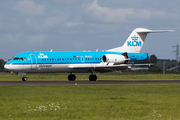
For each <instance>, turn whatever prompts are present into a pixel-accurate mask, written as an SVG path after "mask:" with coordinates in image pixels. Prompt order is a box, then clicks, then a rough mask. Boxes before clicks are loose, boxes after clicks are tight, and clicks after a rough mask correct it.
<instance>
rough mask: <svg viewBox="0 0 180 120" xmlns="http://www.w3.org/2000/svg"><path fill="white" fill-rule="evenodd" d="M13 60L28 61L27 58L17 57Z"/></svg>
mask: <svg viewBox="0 0 180 120" xmlns="http://www.w3.org/2000/svg"><path fill="white" fill-rule="evenodd" d="M13 60H24V61H26V60H27V59H26V58H25V57H20V58H19V57H15V58H14V59H13Z"/></svg>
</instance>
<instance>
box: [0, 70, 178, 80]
mask: <svg viewBox="0 0 180 120" xmlns="http://www.w3.org/2000/svg"><path fill="white" fill-rule="evenodd" d="M75 75H76V80H88V78H89V75H90V74H88V73H85V74H83V73H76V74H75ZM67 76H68V74H66V73H36V74H27V79H28V81H37V80H41V81H49V80H50V81H51V80H52V81H58V80H68V79H67ZM97 77H98V80H179V79H180V74H165V75H163V74H162V73H159V74H153V73H142V72H138V73H103V74H98V75H97ZM21 78H22V77H21V76H17V75H15V74H14V73H0V81H21Z"/></svg>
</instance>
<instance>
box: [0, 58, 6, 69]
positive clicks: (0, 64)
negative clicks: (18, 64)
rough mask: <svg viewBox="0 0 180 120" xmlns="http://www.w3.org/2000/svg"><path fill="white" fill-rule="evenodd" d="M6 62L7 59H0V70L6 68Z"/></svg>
mask: <svg viewBox="0 0 180 120" xmlns="http://www.w3.org/2000/svg"><path fill="white" fill-rule="evenodd" d="M4 64H5V61H4V60H2V59H0V72H2V71H3V70H4Z"/></svg>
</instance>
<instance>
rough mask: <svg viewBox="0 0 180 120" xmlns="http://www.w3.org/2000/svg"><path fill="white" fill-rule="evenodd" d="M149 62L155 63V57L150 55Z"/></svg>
mask: <svg viewBox="0 0 180 120" xmlns="http://www.w3.org/2000/svg"><path fill="white" fill-rule="evenodd" d="M150 62H152V63H155V64H156V63H157V57H156V56H155V55H151V57H150Z"/></svg>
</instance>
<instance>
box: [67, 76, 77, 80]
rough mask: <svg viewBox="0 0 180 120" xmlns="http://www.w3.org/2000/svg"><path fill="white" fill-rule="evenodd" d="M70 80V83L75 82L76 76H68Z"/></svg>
mask: <svg viewBox="0 0 180 120" xmlns="http://www.w3.org/2000/svg"><path fill="white" fill-rule="evenodd" d="M68 80H69V81H75V80H76V76H75V75H74V74H70V75H68Z"/></svg>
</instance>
